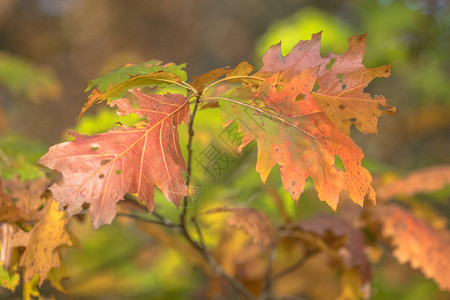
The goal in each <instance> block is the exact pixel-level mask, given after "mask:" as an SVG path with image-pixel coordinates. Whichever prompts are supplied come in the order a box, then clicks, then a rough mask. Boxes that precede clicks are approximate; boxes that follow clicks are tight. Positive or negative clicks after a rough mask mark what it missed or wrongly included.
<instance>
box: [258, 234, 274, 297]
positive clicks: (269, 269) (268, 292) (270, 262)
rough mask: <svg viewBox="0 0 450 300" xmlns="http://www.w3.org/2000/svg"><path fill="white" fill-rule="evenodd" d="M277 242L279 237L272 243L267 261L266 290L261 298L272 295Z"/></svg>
mask: <svg viewBox="0 0 450 300" xmlns="http://www.w3.org/2000/svg"><path fill="white" fill-rule="evenodd" d="M277 244H278V237H277V238H276V239H275V240H274V241H273V242H272V243H271V245H270V252H269V259H268V262H267V270H266V276H265V277H266V278H265V281H266V282H265V286H264V290H263V291H262V293H261V295H260V297H259V299H263V300H264V299H271V297H272V282H273V281H272V272H273V263H274V261H275V257H276V255H277Z"/></svg>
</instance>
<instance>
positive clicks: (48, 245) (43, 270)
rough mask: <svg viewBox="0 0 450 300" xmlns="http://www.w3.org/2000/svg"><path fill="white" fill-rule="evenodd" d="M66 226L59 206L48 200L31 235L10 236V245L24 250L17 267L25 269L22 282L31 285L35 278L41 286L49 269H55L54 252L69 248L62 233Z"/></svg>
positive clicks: (58, 260) (68, 243)
mask: <svg viewBox="0 0 450 300" xmlns="http://www.w3.org/2000/svg"><path fill="white" fill-rule="evenodd" d="M67 222H68V218H67V215H66V214H65V212H64V211H59V204H58V203H57V202H56V201H54V200H53V199H52V198H50V199H49V200H48V203H47V206H46V209H45V216H44V217H43V219H41V220H40V221H39V222H38V223H37V224H36V226H35V227H33V229H32V230H31V231H29V232H25V231H19V232H18V233H16V234H15V235H14V237H13V240H12V245H13V246H14V247H18V246H24V247H26V249H25V252H24V253H23V255H22V258H21V260H20V266H22V267H25V275H24V280H25V282H29V281H31V280H32V279H33V277H34V275H35V274H38V275H39V278H40V283H39V285H40V286H41V285H42V283H43V282H44V280H45V279H46V278H47V275H48V273H49V271H50V269H51V268H58V267H59V265H60V257H59V253H58V250H57V248H58V247H59V246H61V245H68V246H71V245H72V241H71V240H70V236H69V234H68V233H67V232H66V231H65V229H64V227H65V225H66V224H67Z"/></svg>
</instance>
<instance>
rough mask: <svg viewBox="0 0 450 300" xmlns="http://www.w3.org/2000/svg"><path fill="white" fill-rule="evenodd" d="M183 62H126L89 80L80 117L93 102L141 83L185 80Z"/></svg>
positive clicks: (165, 82)
mask: <svg viewBox="0 0 450 300" xmlns="http://www.w3.org/2000/svg"><path fill="white" fill-rule="evenodd" d="M184 67H185V65H184V64H182V65H176V64H173V63H168V64H164V65H163V64H162V62H161V61H158V60H151V61H148V62H144V63H141V64H127V65H125V66H123V67H120V68H117V69H115V70H113V71H110V72H108V73H106V74H105V75H103V76H101V77H100V78H97V79H95V80H92V81H90V82H89V85H88V87H87V88H86V91H89V90H92V91H91V94H90V95H89V99H88V101H87V102H86V103H85V104H84V106H83V108H82V110H81V113H80V117H81V116H82V115H83V114H84V113H85V112H86V111H87V110H88V109H89V108H90V107H91V106H92V105H93V104H95V103H98V102H102V101H105V100H108V101H109V100H113V99H115V98H118V97H120V96H122V95H123V92H124V91H126V90H128V89H131V88H133V87H138V86H141V85H162V86H163V85H167V84H173V83H178V82H181V81H182V80H186V77H187V76H186V72H184V70H183V68H184Z"/></svg>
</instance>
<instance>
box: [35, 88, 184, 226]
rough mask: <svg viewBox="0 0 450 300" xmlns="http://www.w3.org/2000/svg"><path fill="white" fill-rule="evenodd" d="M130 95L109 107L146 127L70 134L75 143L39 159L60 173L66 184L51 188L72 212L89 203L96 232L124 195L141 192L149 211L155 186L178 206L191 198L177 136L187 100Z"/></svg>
mask: <svg viewBox="0 0 450 300" xmlns="http://www.w3.org/2000/svg"><path fill="white" fill-rule="evenodd" d="M130 92H131V94H130V95H129V96H128V98H129V99H127V98H121V99H117V100H114V101H112V102H111V103H110V106H113V107H114V106H116V107H118V108H119V109H118V110H117V114H119V115H127V114H130V113H136V114H138V115H139V116H141V117H146V125H145V126H144V127H139V128H132V127H126V126H122V127H121V128H116V129H112V130H110V131H108V132H106V133H102V134H96V135H92V136H85V135H81V134H78V133H71V134H72V135H73V136H74V137H75V140H74V141H72V142H66V143H61V144H58V145H55V146H53V147H51V148H50V150H49V152H48V153H47V154H46V155H44V156H43V157H42V158H41V160H40V161H39V163H40V164H42V165H44V166H46V167H48V168H51V169H55V170H57V171H59V172H61V173H62V175H63V179H62V181H61V182H59V183H55V184H54V185H52V186H51V187H50V190H51V191H52V193H53V196H54V197H55V199H56V200H57V201H58V202H59V203H60V204H62V205H63V206H67V208H66V210H67V212H68V213H69V214H71V215H73V214H76V213H79V212H80V211H81V210H82V205H83V204H84V203H89V205H90V206H89V214H90V216H91V218H92V220H93V224H94V228H98V227H99V226H101V225H103V224H110V223H111V222H112V220H113V218H114V216H115V215H116V212H117V208H116V203H117V202H118V201H119V200H121V199H122V198H123V196H124V194H125V193H137V194H138V197H139V199H140V200H142V201H145V202H146V203H147V207H148V209H149V211H152V210H153V196H154V188H155V186H157V187H158V188H159V189H160V190H161V191H162V192H163V194H164V196H165V197H166V198H167V199H168V200H170V201H171V202H173V203H174V204H175V205H177V206H179V205H180V203H181V201H182V198H183V197H184V196H186V195H187V187H186V185H185V183H184V178H183V176H182V173H181V171H185V163H184V159H183V156H182V154H181V149H180V145H179V137H178V132H177V126H178V125H179V124H180V123H181V122H182V121H184V122H185V123H187V121H188V118H189V106H188V100H187V98H186V97H185V96H183V95H179V94H165V95H147V94H144V93H143V92H142V91H140V90H139V89H135V90H130ZM136 105H138V106H139V108H134V106H136Z"/></svg>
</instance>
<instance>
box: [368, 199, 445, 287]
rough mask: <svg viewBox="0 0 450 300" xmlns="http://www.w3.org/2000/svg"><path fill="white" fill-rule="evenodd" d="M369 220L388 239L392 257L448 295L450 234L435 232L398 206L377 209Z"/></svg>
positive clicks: (440, 231)
mask: <svg viewBox="0 0 450 300" xmlns="http://www.w3.org/2000/svg"><path fill="white" fill-rule="evenodd" d="M372 216H373V217H374V218H375V219H376V220H377V221H378V222H380V223H381V225H382V233H383V236H385V237H386V238H390V240H391V244H392V246H393V247H394V251H393V255H394V257H396V258H397V260H398V261H399V262H400V263H405V262H409V263H410V265H411V267H413V268H414V269H420V270H421V271H422V272H423V273H424V274H425V276H426V277H428V278H432V279H434V280H435V281H436V282H437V284H438V285H439V287H440V288H441V289H445V290H448V291H450V280H449V278H450V232H449V231H448V230H438V229H435V228H433V227H431V226H430V225H429V224H428V223H426V222H425V221H423V220H420V219H418V218H417V217H416V216H414V215H413V214H412V213H411V212H409V211H407V210H405V209H403V208H401V207H399V206H397V205H379V206H377V207H376V208H374V209H372Z"/></svg>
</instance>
